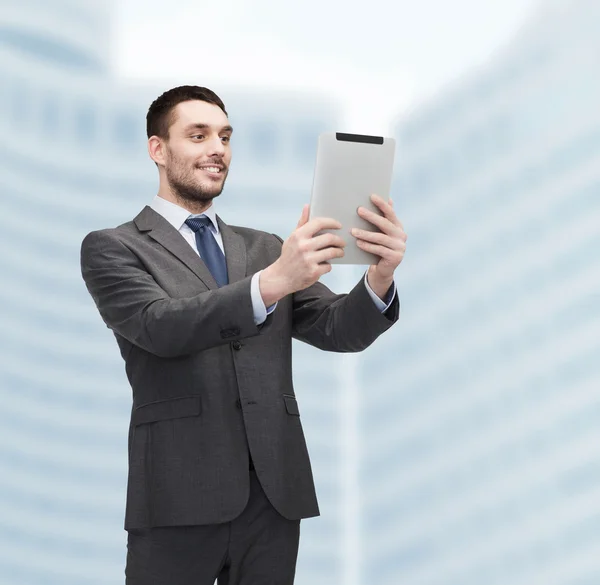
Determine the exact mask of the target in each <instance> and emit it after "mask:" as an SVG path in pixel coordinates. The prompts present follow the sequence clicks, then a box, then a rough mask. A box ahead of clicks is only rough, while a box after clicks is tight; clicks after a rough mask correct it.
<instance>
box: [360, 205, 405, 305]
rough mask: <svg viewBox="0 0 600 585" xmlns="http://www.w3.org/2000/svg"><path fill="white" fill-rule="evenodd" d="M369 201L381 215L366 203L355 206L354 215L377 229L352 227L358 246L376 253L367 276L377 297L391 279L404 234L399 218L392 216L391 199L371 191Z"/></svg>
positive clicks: (384, 292)
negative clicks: (371, 209)
mask: <svg viewBox="0 0 600 585" xmlns="http://www.w3.org/2000/svg"><path fill="white" fill-rule="evenodd" d="M371 201H372V202H373V203H374V204H375V205H376V206H377V207H378V208H379V209H380V210H381V212H382V213H383V216H381V215H379V214H377V213H375V212H373V211H370V210H369V209H367V208H366V207H362V206H361V207H359V208H358V215H359V216H360V217H362V218H363V219H366V220H367V221H368V222H370V223H372V224H373V225H374V226H375V227H377V228H378V229H379V230H380V231H378V232H370V231H368V230H360V229H356V228H354V229H352V235H353V236H354V237H356V243H357V245H358V247H359V248H361V250H365V251H366V252H371V253H372V254H376V255H377V256H379V257H380V260H379V262H378V263H377V264H372V265H371V266H369V272H368V274H367V280H368V282H369V286H370V287H371V288H372V289H373V292H374V293H375V294H376V295H377V296H378V297H379V298H381V299H383V297H384V296H385V294H386V293H387V291H388V289H389V288H390V286H391V285H392V282H393V280H394V270H396V268H397V267H398V266H399V264H400V262H402V259H403V258H404V252H405V251H406V239H407V235H406V232H405V231H404V227H403V226H402V222H401V221H400V220H399V219H398V218H397V217H396V213H395V212H394V209H393V201H392V200H391V199H390V200H389V203H388V202H387V201H385V200H384V199H383V197H380V196H379V195H371Z"/></svg>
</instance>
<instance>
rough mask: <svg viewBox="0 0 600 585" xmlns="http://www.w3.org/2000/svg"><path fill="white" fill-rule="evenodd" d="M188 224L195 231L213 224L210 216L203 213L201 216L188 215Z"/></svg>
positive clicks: (186, 221)
mask: <svg viewBox="0 0 600 585" xmlns="http://www.w3.org/2000/svg"><path fill="white" fill-rule="evenodd" d="M185 223H186V225H188V226H189V227H190V228H191V229H192V231H194V232H198V231H199V230H200V228H205V227H208V226H209V225H211V224H212V221H211V220H210V218H209V217H206V215H203V216H201V217H191V216H190V217H188V218H187V219H186V220H185Z"/></svg>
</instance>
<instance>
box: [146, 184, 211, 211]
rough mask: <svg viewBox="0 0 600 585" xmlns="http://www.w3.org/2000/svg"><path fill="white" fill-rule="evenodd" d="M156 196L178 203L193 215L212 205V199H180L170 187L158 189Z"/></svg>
mask: <svg viewBox="0 0 600 585" xmlns="http://www.w3.org/2000/svg"><path fill="white" fill-rule="evenodd" d="M158 196H159V197H162V198H163V199H166V200H167V201H170V202H171V203H175V205H179V207H183V208H184V209H186V210H187V211H189V212H190V213H191V214H193V215H198V214H200V213H204V212H205V211H206V210H207V209H208V208H209V207H210V206H211V205H212V200H210V201H188V200H187V199H182V198H181V197H178V196H177V195H176V194H175V193H173V191H171V189H167V190H165V189H159V191H158Z"/></svg>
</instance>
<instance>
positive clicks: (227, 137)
mask: <svg viewBox="0 0 600 585" xmlns="http://www.w3.org/2000/svg"><path fill="white" fill-rule="evenodd" d="M222 140H223V141H225V142H230V141H231V136H223V137H222Z"/></svg>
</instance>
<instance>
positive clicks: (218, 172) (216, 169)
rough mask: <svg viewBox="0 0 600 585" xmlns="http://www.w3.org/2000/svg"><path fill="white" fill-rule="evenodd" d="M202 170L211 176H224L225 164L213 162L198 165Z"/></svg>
mask: <svg viewBox="0 0 600 585" xmlns="http://www.w3.org/2000/svg"><path fill="white" fill-rule="evenodd" d="M198 168H199V169H200V170H201V171H204V172H205V173H206V174H207V175H209V176H210V177H220V176H223V174H224V172H225V167H224V166H223V165H218V164H212V165H202V166H200V167H198Z"/></svg>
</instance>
